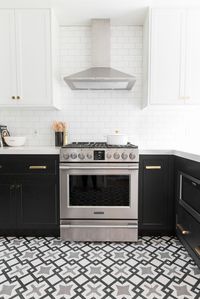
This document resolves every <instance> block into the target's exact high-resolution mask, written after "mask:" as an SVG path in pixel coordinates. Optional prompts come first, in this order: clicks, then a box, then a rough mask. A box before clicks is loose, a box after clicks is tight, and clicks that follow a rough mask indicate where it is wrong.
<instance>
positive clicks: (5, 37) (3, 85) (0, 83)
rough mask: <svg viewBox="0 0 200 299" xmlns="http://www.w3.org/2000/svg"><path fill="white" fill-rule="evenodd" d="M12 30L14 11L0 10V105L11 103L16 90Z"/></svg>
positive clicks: (13, 36)
mask: <svg viewBox="0 0 200 299" xmlns="http://www.w3.org/2000/svg"><path fill="white" fill-rule="evenodd" d="M14 28H15V26H14V11H13V10H8V9H4V10H0V45H1V46H0V105H7V104H8V103H12V101H13V99H12V97H14V96H15V95H16V90H17V81H16V75H17V74H16V72H17V70H16V56H15V55H16V50H15V31H14Z"/></svg>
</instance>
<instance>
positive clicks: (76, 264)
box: [0, 237, 200, 299]
mask: <svg viewBox="0 0 200 299" xmlns="http://www.w3.org/2000/svg"><path fill="white" fill-rule="evenodd" d="M4 298H5V299H7V298H9V299H11V298H26V299H37V298H58V299H61V298H62V299H65V298H70V299H72V298H77V299H99V298H102V299H103V298H104V299H126V298H127V299H128V298H131V299H133V298H137V299H144V298H145V299H146V298H148V299H157V298H180V299H187V298H193V299H197V298H200V270H199V269H198V268H197V266H196V265H195V263H194V262H193V260H192V259H191V258H190V257H189V256H188V254H187V252H186V251H185V249H184V248H183V246H182V245H181V244H180V242H179V241H178V240H177V239H175V238H170V237H161V238H156V237H154V238H151V237H143V238H141V239H140V240H139V242H138V243H74V242H62V241H60V240H59V239H55V238H31V237H29V238H19V239H18V238H14V237H13V238H12V237H10V238H0V299H4Z"/></svg>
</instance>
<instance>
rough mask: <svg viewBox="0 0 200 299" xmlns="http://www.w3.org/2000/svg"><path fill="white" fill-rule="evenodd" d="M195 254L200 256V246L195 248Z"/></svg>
mask: <svg viewBox="0 0 200 299" xmlns="http://www.w3.org/2000/svg"><path fill="white" fill-rule="evenodd" d="M194 250H195V252H196V253H197V254H198V255H199V256H200V246H198V247H195V249H194Z"/></svg>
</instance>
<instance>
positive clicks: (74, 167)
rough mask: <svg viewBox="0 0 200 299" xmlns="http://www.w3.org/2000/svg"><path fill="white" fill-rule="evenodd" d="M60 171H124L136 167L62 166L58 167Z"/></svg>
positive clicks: (136, 167) (135, 167)
mask: <svg viewBox="0 0 200 299" xmlns="http://www.w3.org/2000/svg"><path fill="white" fill-rule="evenodd" d="M60 169H65V170H72V169H81V170H82V169H92V170H94V169H98V170H99V169H124V170H138V166H131V167H130V166H129V167H122V166H113V167H110V166H103V167H102V166H97V167H96V166H95V167H91V166H72V167H70V166H63V165H60Z"/></svg>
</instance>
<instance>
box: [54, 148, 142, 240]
mask: <svg viewBox="0 0 200 299" xmlns="http://www.w3.org/2000/svg"><path fill="white" fill-rule="evenodd" d="M138 168H139V155H138V148H137V146H135V145H132V144H130V143H128V144H127V145H125V146H110V145H107V144H106V143H100V142H95V143H94V142H91V143H86V142H79V143H72V144H68V145H67V146H65V147H63V148H61V151H60V215H61V219H60V229H61V238H62V239H64V240H73V241H137V238H138Z"/></svg>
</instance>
